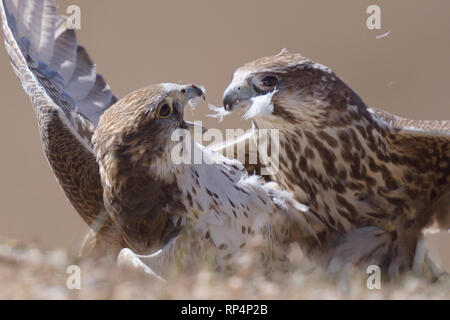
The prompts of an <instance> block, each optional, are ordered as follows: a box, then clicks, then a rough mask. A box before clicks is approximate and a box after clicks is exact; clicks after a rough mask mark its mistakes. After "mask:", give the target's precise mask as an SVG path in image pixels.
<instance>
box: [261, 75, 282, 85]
mask: <svg viewBox="0 0 450 320" xmlns="http://www.w3.org/2000/svg"><path fill="white" fill-rule="evenodd" d="M261 83H262V85H263V86H264V87H268V88H272V87H275V86H276V85H277V84H278V79H277V77H274V76H267V77H265V78H264V79H262V80H261Z"/></svg>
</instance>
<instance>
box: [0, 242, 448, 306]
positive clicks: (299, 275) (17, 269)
mask: <svg viewBox="0 0 450 320" xmlns="http://www.w3.org/2000/svg"><path fill="white" fill-rule="evenodd" d="M293 255H294V256H295V255H297V258H295V257H294V263H295V271H294V272H292V273H289V274H288V275H275V276H274V278H273V279H272V280H268V279H266V278H264V277H262V276H260V275H255V274H254V273H252V270H250V269H246V268H243V269H242V270H239V272H238V273H237V274H236V275H234V276H231V277H224V276H221V275H218V274H216V273H213V272H210V271H209V270H208V268H207V266H205V267H202V268H201V269H200V270H199V271H198V272H195V273H190V274H189V275H188V274H185V273H183V272H182V271H181V270H178V271H177V272H172V273H171V274H172V275H171V276H170V278H169V280H168V281H167V282H166V283H162V282H158V281H155V280H154V279H151V278H149V277H148V276H146V275H145V274H141V273H139V272H136V271H134V270H128V269H123V268H118V267H116V265H115V262H114V261H113V260H110V259H108V258H104V259H101V260H95V261H94V260H79V259H77V257H76V255H74V254H72V253H70V252H67V251H64V250H52V251H45V250H40V249H38V248H36V247H33V246H30V245H25V244H23V243H19V242H17V241H12V240H9V241H2V242H1V243H0V284H1V285H0V299H350V298H353V299H450V277H449V276H443V277H441V278H440V279H439V280H438V281H436V282H433V283H432V282H430V281H428V280H424V279H421V278H418V277H415V276H413V275H406V276H404V277H402V278H401V279H400V280H399V281H398V282H397V283H395V284H389V283H382V284H381V289H380V290H376V289H375V290H369V289H368V288H367V286H366V282H367V279H366V278H365V277H367V275H366V276H358V277H354V276H351V277H345V276H343V277H339V278H337V279H330V278H326V277H324V276H323V274H322V273H321V272H320V271H318V270H314V268H313V267H312V265H311V264H310V263H309V262H308V261H306V259H303V258H301V256H300V254H299V253H298V252H297V253H295V252H294V253H293ZM71 265H77V266H79V268H80V269H79V270H80V280H81V281H80V289H79V290H78V289H68V286H67V282H68V280H69V286H70V283H72V284H74V282H71V281H70V280H71V279H73V278H71V276H72V275H71V274H68V273H67V270H68V267H69V266H71Z"/></svg>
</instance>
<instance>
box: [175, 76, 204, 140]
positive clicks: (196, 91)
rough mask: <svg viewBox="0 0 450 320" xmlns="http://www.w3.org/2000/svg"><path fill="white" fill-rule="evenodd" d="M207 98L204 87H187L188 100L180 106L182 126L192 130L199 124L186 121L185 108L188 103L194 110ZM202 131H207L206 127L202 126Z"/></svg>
mask: <svg viewBox="0 0 450 320" xmlns="http://www.w3.org/2000/svg"><path fill="white" fill-rule="evenodd" d="M205 100H206V92H205V89H204V88H203V87H200V86H196V85H191V86H190V87H189V88H188V89H187V93H186V100H185V103H184V104H183V105H182V106H181V108H180V113H181V127H182V128H184V129H188V130H192V129H194V128H195V127H198V126H199V125H197V124H195V123H194V122H191V121H186V120H185V119H184V110H185V108H186V106H187V105H188V106H189V107H190V108H191V109H192V110H194V109H195V108H196V107H197V105H198V104H199V103H201V102H202V101H205ZM200 129H201V132H202V133H205V131H206V129H205V128H204V127H200Z"/></svg>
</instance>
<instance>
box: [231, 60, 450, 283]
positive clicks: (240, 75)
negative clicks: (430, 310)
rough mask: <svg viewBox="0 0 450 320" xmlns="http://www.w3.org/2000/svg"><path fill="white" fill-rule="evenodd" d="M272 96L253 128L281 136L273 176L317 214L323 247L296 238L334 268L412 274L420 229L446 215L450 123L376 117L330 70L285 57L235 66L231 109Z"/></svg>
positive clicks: (445, 224) (442, 221) (449, 211)
mask: <svg viewBox="0 0 450 320" xmlns="http://www.w3.org/2000/svg"><path fill="white" fill-rule="evenodd" d="M271 92H275V93H274V94H273V97H272V99H271V104H272V105H270V106H268V108H267V110H270V112H259V113H256V114H255V115H254V116H253V117H252V120H253V123H254V124H255V126H256V128H276V129H279V130H280V170H279V171H278V172H276V173H275V174H274V175H273V176H272V178H273V179H274V180H275V181H277V182H278V183H279V184H280V185H281V186H282V187H284V188H286V189H288V190H290V191H292V192H294V193H295V195H296V199H297V200H298V201H300V202H303V203H306V204H308V205H309V206H311V208H312V209H313V211H315V212H317V213H318V214H319V217H320V219H321V221H322V222H323V224H324V225H325V226H326V227H325V228H324V229H323V230H322V232H320V237H321V239H322V241H323V242H322V245H320V246H319V245H317V243H314V242H312V243H311V242H309V241H305V240H304V239H299V241H300V242H301V243H302V244H303V247H304V248H305V250H306V252H307V253H308V254H309V256H310V257H312V258H314V259H315V260H316V261H319V262H320V263H321V264H323V265H326V266H328V267H329V268H331V269H333V268H336V265H342V264H345V263H351V264H354V265H359V266H363V267H365V266H367V265H368V264H378V265H379V266H381V267H382V268H383V270H384V271H386V272H389V273H390V275H391V276H396V275H397V274H398V272H399V271H402V270H407V269H409V268H411V267H412V265H413V259H414V254H415V250H416V245H417V241H418V240H419V239H420V238H421V237H422V231H423V230H424V228H426V227H428V226H429V225H431V224H432V223H433V222H435V221H437V222H438V223H439V225H440V227H441V228H445V229H448V228H449V227H450V224H449V215H450V206H449V203H450V122H449V121H414V120H407V119H402V118H400V117H397V116H393V115H390V114H388V113H386V112H384V111H379V110H373V109H371V108H369V107H368V106H367V105H365V103H364V102H363V101H362V100H361V98H360V97H359V96H358V95H357V94H356V93H355V92H353V90H352V89H350V88H349V87H348V86H347V85H346V84H345V83H344V82H343V81H341V80H340V79H339V78H338V77H337V76H336V75H335V74H334V73H333V72H332V71H331V70H329V69H328V68H327V67H324V66H322V65H320V64H317V63H315V62H313V61H311V60H309V59H306V58H304V57H302V56H301V55H299V54H289V53H287V52H286V51H283V52H282V53H280V54H278V55H276V56H272V57H266V58H262V59H259V60H256V61H253V62H250V63H248V64H246V65H245V66H243V67H241V68H239V69H238V70H237V71H236V72H235V74H234V78H233V81H232V83H231V84H230V86H229V87H228V89H227V90H226V91H225V94H224V106H225V108H226V109H227V110H235V109H238V108H245V109H246V110H247V114H249V113H250V111H251V110H252V99H254V98H255V97H257V96H261V95H265V94H268V93H271Z"/></svg>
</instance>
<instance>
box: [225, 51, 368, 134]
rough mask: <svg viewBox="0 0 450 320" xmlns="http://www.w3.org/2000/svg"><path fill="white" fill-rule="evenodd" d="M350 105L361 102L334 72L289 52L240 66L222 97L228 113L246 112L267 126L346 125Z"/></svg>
mask: <svg viewBox="0 0 450 320" xmlns="http://www.w3.org/2000/svg"><path fill="white" fill-rule="evenodd" d="M348 104H355V105H359V104H360V100H359V98H358V97H357V95H356V94H355V93H353V91H352V90H351V89H350V88H349V87H348V86H347V85H345V84H344V83H343V82H342V81H341V80H340V79H339V78H338V77H337V76H336V75H335V74H334V73H333V72H332V71H331V70H330V69H329V68H327V67H325V66H323V65H321V64H319V63H316V62H314V61H311V60H309V59H307V58H305V57H303V56H301V55H300V54H290V53H288V52H287V51H286V50H283V51H282V52H281V53H279V54H277V55H275V56H270V57H265V58H261V59H258V60H255V61H253V62H250V63H247V64H246V65H244V66H243V67H240V68H238V69H237V70H236V72H235V73H234V76H233V80H232V82H231V83H230V85H229V86H228V88H227V89H226V90H225V92H224V96H223V106H224V108H225V110H226V111H229V112H231V111H234V110H238V109H243V110H244V111H246V114H245V118H251V119H253V120H255V122H256V123H258V122H260V121H263V122H264V124H265V127H267V126H270V125H272V126H275V125H276V124H277V123H278V124H283V125H286V124H287V123H300V122H302V123H303V124H307V123H314V124H316V125H318V124H319V123H323V122H327V123H328V125H329V124H330V122H333V121H342V116H343V111H347V110H346V109H347V105H348Z"/></svg>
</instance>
